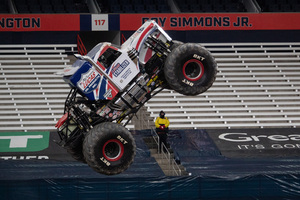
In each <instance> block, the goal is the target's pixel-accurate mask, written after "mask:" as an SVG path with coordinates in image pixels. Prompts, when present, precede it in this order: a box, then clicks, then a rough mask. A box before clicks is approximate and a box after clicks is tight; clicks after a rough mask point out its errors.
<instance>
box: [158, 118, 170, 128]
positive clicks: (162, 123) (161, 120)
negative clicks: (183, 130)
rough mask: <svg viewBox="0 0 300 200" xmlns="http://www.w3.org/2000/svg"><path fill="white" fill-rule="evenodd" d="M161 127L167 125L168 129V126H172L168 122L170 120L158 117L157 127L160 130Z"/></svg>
mask: <svg viewBox="0 0 300 200" xmlns="http://www.w3.org/2000/svg"><path fill="white" fill-rule="evenodd" d="M161 125H165V127H166V128H168V126H169V125H170V122H169V120H168V118H166V117H165V118H160V117H158V118H157V119H156V120H155V127H156V128H159V127H160V126H161Z"/></svg>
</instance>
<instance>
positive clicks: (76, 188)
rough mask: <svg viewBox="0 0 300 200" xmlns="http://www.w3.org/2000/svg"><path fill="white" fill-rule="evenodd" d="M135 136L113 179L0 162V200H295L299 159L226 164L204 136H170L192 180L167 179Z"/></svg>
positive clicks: (50, 164) (47, 165) (54, 164)
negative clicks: (131, 152) (130, 158)
mask: <svg viewBox="0 0 300 200" xmlns="http://www.w3.org/2000/svg"><path fill="white" fill-rule="evenodd" d="M133 135H134V138H135V139H136V143H137V154H136V159H135V162H134V163H133V164H132V166H131V167H130V168H129V169H128V170H126V171H125V172H124V173H122V174H119V175H115V176H105V175H101V174H98V173H96V172H94V171H93V170H92V169H91V168H89V167H88V166H87V165H85V164H82V163H79V162H74V161H61V160H60V161H59V160H48V161H47V160H44V161H43V162H41V161H32V160H27V161H25V160H22V161H3V160H1V161H0V170H1V173H0V194H1V199H7V200H10V199H16V200H19V199H32V200H35V199H47V200H69V199H70V200H74V199H90V200H94V199H95V200H96V199H97V200H102V199H105V200H115V199H120V200H121V199H139V200H140V199H149V200H150V199H163V200H169V199H178V200H179V199H222V200H223V199H228V200H240V199H249V200H250V199H260V200H267V199H272V200H273V199H275V200H277V199H278V200H279V199H291V200H296V199H299V196H300V181H299V180H300V171H299V170H300V168H299V162H300V161H298V160H299V159H292V158H290V159H284V158H280V159H278V158H276V159H262V158H260V159H255V158H251V159H237V158H235V159H232V158H226V157H224V156H222V155H221V153H220V151H219V150H218V148H217V147H216V145H215V144H214V142H213V141H212V139H211V138H210V137H209V135H208V134H207V132H206V131H204V130H188V131H184V130H180V131H170V136H169V142H170V143H171V146H172V147H173V148H174V150H175V152H178V155H181V158H180V159H181V162H182V164H183V165H184V166H185V167H186V169H187V171H188V172H190V173H192V175H191V176H181V177H167V176H164V175H163V173H162V171H161V170H160V168H159V167H158V165H157V163H156V162H155V160H154V159H153V158H151V157H150V153H149V149H147V147H146V144H145V143H144V142H143V138H144V137H149V136H151V134H150V131H149V130H145V131H135V132H133ZM182 155H184V156H182Z"/></svg>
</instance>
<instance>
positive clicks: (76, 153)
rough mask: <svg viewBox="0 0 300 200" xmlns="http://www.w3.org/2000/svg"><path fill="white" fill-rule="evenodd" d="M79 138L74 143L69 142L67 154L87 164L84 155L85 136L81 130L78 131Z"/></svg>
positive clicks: (66, 147)
mask: <svg viewBox="0 0 300 200" xmlns="http://www.w3.org/2000/svg"><path fill="white" fill-rule="evenodd" d="M77 132H78V133H77V134H78V137H76V138H74V139H73V140H72V141H69V142H68V143H67V144H66V146H65V149H66V150H67V152H68V153H69V154H70V155H71V156H72V158H74V159H75V160H77V161H79V162H82V163H86V161H85V159H84V156H83V153H82V143H83V139H84V138H83V134H82V133H81V134H80V133H79V130H78V131H77Z"/></svg>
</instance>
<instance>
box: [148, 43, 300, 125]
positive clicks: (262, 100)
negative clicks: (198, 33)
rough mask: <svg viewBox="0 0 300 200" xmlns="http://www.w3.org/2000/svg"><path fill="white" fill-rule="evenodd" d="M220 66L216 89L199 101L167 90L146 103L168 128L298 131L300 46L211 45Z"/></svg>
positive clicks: (270, 44) (202, 96)
mask: <svg viewBox="0 0 300 200" xmlns="http://www.w3.org/2000/svg"><path fill="white" fill-rule="evenodd" d="M203 45H204V46H205V47H206V48H207V49H209V50H210V51H211V52H212V54H213V56H214V57H215V59H216V61H217V63H218V74H217V78H216V81H215V82H214V84H213V86H212V87H211V88H210V89H209V90H208V91H207V92H205V93H203V94H201V95H199V96H197V97H189V96H183V95H181V94H178V93H176V92H174V91H172V90H164V91H163V92H161V93H159V94H157V96H155V97H154V98H152V99H151V100H150V101H149V102H148V103H147V104H146V107H147V110H148V112H150V113H151V117H153V118H155V117H156V116H157V114H158V113H159V112H160V110H164V111H165V112H166V114H167V117H168V118H169V119H170V122H171V125H170V127H171V128H173V129H181V128H199V129H201V128H237V127H244V128H245V127H252V128H266V127H289V128H291V127H299V125H300V121H299V119H300V118H299V114H298V113H299V89H300V88H299V62H300V59H299V56H300V46H299V45H300V44H299V43H235V44H226V43H219V44H218V43H209V44H208V43H207V44H203Z"/></svg>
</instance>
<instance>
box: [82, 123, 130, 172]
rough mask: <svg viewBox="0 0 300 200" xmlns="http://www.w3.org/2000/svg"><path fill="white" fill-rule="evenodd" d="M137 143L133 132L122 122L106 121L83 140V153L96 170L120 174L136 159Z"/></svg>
mask: <svg viewBox="0 0 300 200" xmlns="http://www.w3.org/2000/svg"><path fill="white" fill-rule="evenodd" d="M135 153H136V144H135V141H134V138H133V137H132V135H131V133H130V132H129V131H128V130H127V129H126V128H125V127H123V126H121V125H120V124H116V123H112V122H104V123H101V124H98V125H97V126H95V127H94V128H93V129H91V130H90V131H89V133H88V135H87V136H86V137H85V139H84V142H83V155H84V157H85V160H86V162H87V163H88V165H89V166H90V167H91V168H93V169H94V170H95V171H96V172H98V173H101V174H106V175H114V174H119V173H121V172H123V171H124V170H126V169H127V168H128V167H129V166H130V165H131V163H132V162H133V160H134V156H135Z"/></svg>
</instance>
